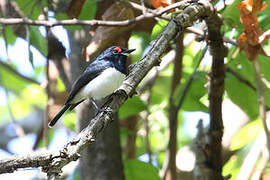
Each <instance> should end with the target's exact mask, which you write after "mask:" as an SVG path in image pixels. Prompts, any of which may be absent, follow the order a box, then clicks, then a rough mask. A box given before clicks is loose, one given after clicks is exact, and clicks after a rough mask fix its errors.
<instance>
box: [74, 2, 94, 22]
mask: <svg viewBox="0 0 270 180" xmlns="http://www.w3.org/2000/svg"><path fill="white" fill-rule="evenodd" d="M96 11H97V1H96V0H94V1H93V0H86V1H85V3H84V4H83V8H82V10H81V13H80V15H79V17H78V19H80V20H90V19H94V17H95V15H96Z"/></svg>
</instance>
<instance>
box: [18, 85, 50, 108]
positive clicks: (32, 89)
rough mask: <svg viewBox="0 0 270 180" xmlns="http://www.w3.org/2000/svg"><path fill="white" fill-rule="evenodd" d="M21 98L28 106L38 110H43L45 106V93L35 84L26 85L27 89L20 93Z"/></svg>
mask: <svg viewBox="0 0 270 180" xmlns="http://www.w3.org/2000/svg"><path fill="white" fill-rule="evenodd" d="M21 98H22V99H23V100H24V101H27V102H28V103H29V104H31V105H35V106H38V107H40V108H44V107H45V106H46V104H47V95H46V92H45V90H44V89H43V88H41V87H40V86H39V85H37V84H31V85H27V88H25V89H23V90H22V91H21Z"/></svg>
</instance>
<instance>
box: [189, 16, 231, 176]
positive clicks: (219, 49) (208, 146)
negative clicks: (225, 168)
mask: <svg viewBox="0 0 270 180" xmlns="http://www.w3.org/2000/svg"><path fill="white" fill-rule="evenodd" d="M206 24H207V27H208V37H207V40H208V44H209V47H210V53H211V55H212V67H211V73H210V89H209V104H210V105H209V113H210V127H209V130H208V132H207V133H206V134H205V137H204V139H205V141H204V142H202V143H200V144H201V145H200V146H198V148H200V149H201V151H203V152H205V153H204V157H203V158H204V162H203V163H202V164H201V166H200V167H199V168H198V169H197V171H194V176H195V179H198V180H201V179H208V180H223V179H224V178H223V176H222V158H221V149H222V146H221V140H222V136H223V121H222V96H223V92H224V77H225V68H224V57H225V56H226V55H227V49H226V47H225V46H224V44H223V39H222V35H221V33H220V28H221V25H222V20H221V18H220V17H219V16H218V14H215V15H213V16H211V17H207V18H206ZM198 152H199V151H198ZM196 155H197V157H198V158H199V157H200V156H201V155H200V154H196ZM201 158H202V157H201Z"/></svg>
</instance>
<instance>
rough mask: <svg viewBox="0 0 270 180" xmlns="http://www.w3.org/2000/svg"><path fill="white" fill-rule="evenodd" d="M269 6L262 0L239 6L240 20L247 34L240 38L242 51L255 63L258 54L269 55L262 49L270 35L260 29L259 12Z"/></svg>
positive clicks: (242, 3) (250, 0) (243, 3)
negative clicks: (263, 43)
mask: <svg viewBox="0 0 270 180" xmlns="http://www.w3.org/2000/svg"><path fill="white" fill-rule="evenodd" d="M266 7H267V5H266V3H265V2H263V1H261V0H256V2H255V3H253V0H244V1H242V2H241V3H240V4H239V5H238V9H239V11H240V20H241V23H242V24H243V25H244V29H245V32H243V33H242V34H241V35H240V36H239V38H238V43H239V47H240V49H241V50H243V51H245V53H246V55H247V57H248V59H249V60H251V61H253V60H254V59H255V58H256V57H257V56H258V54H264V55H267V53H266V52H265V51H264V50H263V48H262V45H261V44H262V42H264V41H265V40H266V39H269V33H266V34H265V33H263V32H262V31H261V29H260V28H259V23H258V17H257V15H256V13H257V12H259V11H262V10H264V9H266Z"/></svg>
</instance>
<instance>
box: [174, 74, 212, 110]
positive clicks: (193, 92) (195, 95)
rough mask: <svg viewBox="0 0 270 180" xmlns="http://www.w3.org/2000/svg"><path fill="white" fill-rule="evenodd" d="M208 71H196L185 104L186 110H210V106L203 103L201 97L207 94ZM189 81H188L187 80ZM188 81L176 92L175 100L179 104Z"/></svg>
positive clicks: (183, 107) (183, 106) (183, 108)
mask: <svg viewBox="0 0 270 180" xmlns="http://www.w3.org/2000/svg"><path fill="white" fill-rule="evenodd" d="M206 75H207V74H206V72H196V73H195V74H194V77H193V81H192V84H191V86H190V87H189V89H188V91H187V93H186V96H185V99H184V102H183V105H182V110H184V111H204V112H208V107H207V106H206V105H204V104H203V102H202V101H201V98H202V97H203V96H205V95H206V94H207V90H206V88H205V87H204V86H205V84H206V82H207V80H206ZM186 83H187V82H186ZM186 83H181V84H180V85H179V86H178V87H177V89H176V91H175V94H174V102H175V104H178V102H179V100H180V97H181V96H182V93H183V90H184V87H185V86H186Z"/></svg>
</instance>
